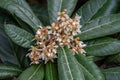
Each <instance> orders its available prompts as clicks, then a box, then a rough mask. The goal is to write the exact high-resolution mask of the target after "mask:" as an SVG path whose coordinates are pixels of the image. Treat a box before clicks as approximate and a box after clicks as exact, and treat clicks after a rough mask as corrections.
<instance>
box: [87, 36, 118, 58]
mask: <svg viewBox="0 0 120 80" xmlns="http://www.w3.org/2000/svg"><path fill="white" fill-rule="evenodd" d="M86 44H87V46H86V47H85V51H86V52H87V53H86V54H87V55H92V56H107V55H113V54H117V53H119V52H120V49H119V48H120V41H119V40H116V39H112V38H100V39H94V40H91V41H87V42H86Z"/></svg>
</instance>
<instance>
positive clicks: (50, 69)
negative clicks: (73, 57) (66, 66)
mask: <svg viewBox="0 0 120 80" xmlns="http://www.w3.org/2000/svg"><path fill="white" fill-rule="evenodd" d="M45 70H46V71H45V72H46V74H45V80H58V74H57V68H56V65H55V63H52V62H48V63H47V64H46V66H45Z"/></svg>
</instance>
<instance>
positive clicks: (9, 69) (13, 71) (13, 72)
mask: <svg viewBox="0 0 120 80" xmlns="http://www.w3.org/2000/svg"><path fill="white" fill-rule="evenodd" d="M21 72H22V70H21V69H20V68H18V67H17V66H15V65H8V64H0V79H5V78H10V77H14V76H18V75H19V74H20V73H21Z"/></svg>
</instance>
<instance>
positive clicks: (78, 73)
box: [58, 47, 85, 80]
mask: <svg viewBox="0 0 120 80" xmlns="http://www.w3.org/2000/svg"><path fill="white" fill-rule="evenodd" d="M58 73H59V80H85V78H84V75H83V72H82V69H81V68H79V66H78V62H77V60H76V59H75V57H74V56H73V53H72V52H71V51H70V50H69V49H68V48H67V47H64V48H63V47H59V48H58Z"/></svg>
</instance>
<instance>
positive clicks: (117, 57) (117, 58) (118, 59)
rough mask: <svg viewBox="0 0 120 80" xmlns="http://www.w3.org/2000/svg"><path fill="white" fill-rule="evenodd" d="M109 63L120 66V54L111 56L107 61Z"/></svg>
mask: <svg viewBox="0 0 120 80" xmlns="http://www.w3.org/2000/svg"><path fill="white" fill-rule="evenodd" d="M106 62H107V63H111V62H112V63H113V62H114V63H117V64H120V53H118V54H116V55H111V56H109V57H108V58H107V59H106Z"/></svg>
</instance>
